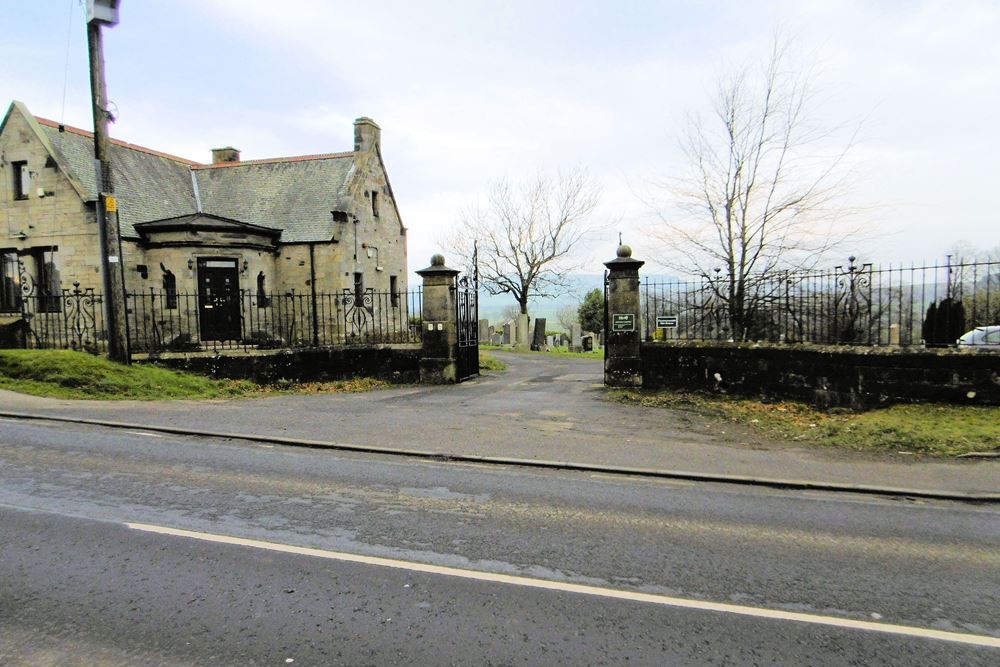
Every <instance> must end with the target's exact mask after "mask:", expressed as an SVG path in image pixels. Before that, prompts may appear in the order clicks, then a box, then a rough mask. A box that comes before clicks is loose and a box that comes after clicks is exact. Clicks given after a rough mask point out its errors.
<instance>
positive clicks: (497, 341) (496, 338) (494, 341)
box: [490, 331, 503, 347]
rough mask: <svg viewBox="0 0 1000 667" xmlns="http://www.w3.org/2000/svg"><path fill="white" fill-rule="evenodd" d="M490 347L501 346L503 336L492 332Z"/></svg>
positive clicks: (497, 332)
mask: <svg viewBox="0 0 1000 667" xmlns="http://www.w3.org/2000/svg"><path fill="white" fill-rule="evenodd" d="M490 345H496V346H497V347H500V346H501V345H503V334H502V333H500V332H499V331H495V332H493V335H492V336H490Z"/></svg>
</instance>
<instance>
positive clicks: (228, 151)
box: [212, 146, 240, 164]
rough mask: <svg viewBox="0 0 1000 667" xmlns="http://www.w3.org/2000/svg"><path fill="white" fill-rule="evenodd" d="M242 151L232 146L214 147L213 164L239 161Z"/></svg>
mask: <svg viewBox="0 0 1000 667" xmlns="http://www.w3.org/2000/svg"><path fill="white" fill-rule="evenodd" d="M239 161H240V151H239V150H238V149H236V148H233V147H232V146H226V147H225V148H213V149H212V164H222V163H223V162H239Z"/></svg>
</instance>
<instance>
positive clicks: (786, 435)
mask: <svg viewBox="0 0 1000 667" xmlns="http://www.w3.org/2000/svg"><path fill="white" fill-rule="evenodd" d="M609 396H610V397H611V398H613V399H615V400H618V401H621V402H623V403H634V404H640V405H646V406H654V407H663V408H672V409H675V410H685V411H688V412H693V413H696V414H699V415H704V416H710V417H715V418H721V419H724V420H727V421H730V422H736V423H739V424H743V425H746V426H748V427H750V428H751V429H752V430H754V431H757V432H758V433H760V434H761V435H764V436H767V437H773V438H780V439H783V440H790V441H794V442H804V443H810V444H816V445H826V446H836V447H846V448H849V449H856V450H866V451H881V452H907V453H912V454H926V455H930V456H956V455H958V454H965V453H969V452H983V451H993V450H997V449H1000V419H998V410H997V408H995V407H979V406H965V405H939V404H920V405H894V406H891V407H887V408H878V409H874V410H866V411H864V412H853V411H848V410H834V411H830V412H825V411H822V410H818V409H816V408H813V407H812V406H809V405H806V404H803V403H796V402H791V401H785V402H777V403H766V402H763V401H759V400H753V399H745V398H734V397H728V396H716V395H703V394H693V393H685V392H672V391H656V392H652V391H635V390H615V391H611V392H609Z"/></svg>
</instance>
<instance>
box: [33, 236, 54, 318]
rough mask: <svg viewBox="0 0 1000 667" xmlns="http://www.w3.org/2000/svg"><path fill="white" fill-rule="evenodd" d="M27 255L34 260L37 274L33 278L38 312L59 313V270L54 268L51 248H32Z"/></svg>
mask: <svg viewBox="0 0 1000 667" xmlns="http://www.w3.org/2000/svg"><path fill="white" fill-rule="evenodd" d="M29 254H30V255H31V256H32V258H33V259H34V260H35V267H37V272H38V275H37V276H36V278H35V293H36V294H37V295H38V312H40V313H58V312H61V311H62V285H61V284H60V280H59V269H57V268H56V262H55V259H56V258H55V250H54V249H52V248H33V249H31V250H29ZM46 255H47V256H46Z"/></svg>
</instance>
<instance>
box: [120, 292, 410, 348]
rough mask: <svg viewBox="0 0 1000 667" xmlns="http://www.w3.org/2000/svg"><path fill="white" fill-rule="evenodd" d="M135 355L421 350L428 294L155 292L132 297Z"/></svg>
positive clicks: (130, 324)
mask: <svg viewBox="0 0 1000 667" xmlns="http://www.w3.org/2000/svg"><path fill="white" fill-rule="evenodd" d="M126 298H127V301H128V320H129V332H130V340H131V347H132V351H133V352H138V353H157V352H164V351H189V350H212V351H215V350H220V349H243V350H250V349H277V348H301V347H320V346H337V345H373V344H391V343H418V342H420V335H421V327H420V324H421V313H422V310H423V294H422V292H421V291H420V290H412V291H408V292H400V291H396V292H377V291H375V290H373V289H366V290H364V291H363V292H360V293H356V292H355V291H353V290H344V291H342V292H340V293H315V294H313V293H311V292H303V293H297V292H294V291H291V292H287V293H285V294H261V293H258V292H254V291H250V290H240V292H239V293H234V294H232V295H225V296H217V297H213V298H212V299H210V300H209V299H205V298H203V297H201V296H199V295H198V294H188V293H175V292H172V291H171V292H167V291H164V290H158V289H151V290H150V291H149V292H132V293H129V294H128V295H127V297H126Z"/></svg>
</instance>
